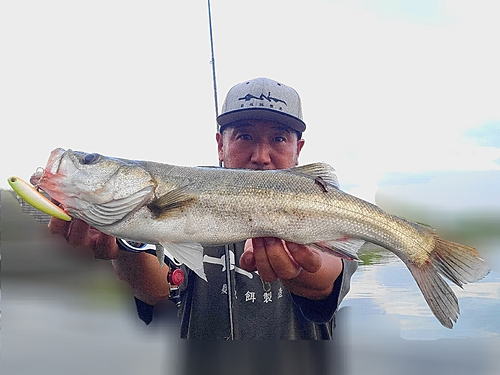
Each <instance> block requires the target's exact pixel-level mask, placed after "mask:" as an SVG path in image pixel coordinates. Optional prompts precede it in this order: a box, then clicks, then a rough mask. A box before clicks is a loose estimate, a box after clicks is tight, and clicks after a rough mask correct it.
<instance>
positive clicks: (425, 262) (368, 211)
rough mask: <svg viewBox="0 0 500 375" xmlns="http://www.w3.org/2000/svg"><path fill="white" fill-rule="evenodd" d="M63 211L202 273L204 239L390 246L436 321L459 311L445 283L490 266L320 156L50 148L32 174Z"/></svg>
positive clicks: (354, 248)
mask: <svg viewBox="0 0 500 375" xmlns="http://www.w3.org/2000/svg"><path fill="white" fill-rule="evenodd" d="M30 182H31V183H32V184H33V185H34V186H35V187H36V188H38V189H41V190H43V191H44V192H46V193H47V194H48V195H49V196H50V197H51V198H52V199H53V200H55V201H57V202H58V203H59V204H60V207H61V208H62V209H63V210H64V211H65V212H67V213H68V214H69V215H70V216H71V217H73V218H77V219H80V220H83V221H85V222H86V223H88V224H89V225H91V226H93V227H95V228H97V229H98V230H100V231H102V232H103V233H106V234H109V235H112V236H116V237H119V238H123V239H127V240H130V241H135V242H142V243H149V244H155V245H156V246H157V254H158V256H159V259H160V258H161V259H163V253H162V252H163V251H165V252H168V253H170V254H171V255H172V256H174V258H175V259H176V260H177V261H179V262H181V263H184V264H185V265H186V266H187V267H189V268H190V269H192V270H193V271H194V272H195V273H196V274H198V275H199V276H200V277H201V278H203V279H204V280H205V281H206V280H207V278H206V275H205V273H204V271H203V247H204V246H217V245H223V244H228V243H235V242H239V241H244V240H246V239H249V238H256V237H277V238H280V239H282V240H284V241H288V242H295V243H298V244H304V245H308V246H310V247H312V248H315V249H318V250H320V251H324V252H327V253H330V254H333V255H335V256H338V257H341V258H343V259H349V260H359V258H358V256H357V252H358V250H359V249H360V248H361V246H362V245H363V244H364V243H365V242H369V243H373V244H376V245H379V246H381V247H383V248H385V249H387V250H389V251H391V252H393V253H394V254H396V255H397V256H398V257H399V258H400V259H401V260H402V261H403V262H404V264H405V265H406V266H407V267H408V269H409V271H410V273H411V274H412V275H413V278H414V279H415V281H416V283H417V285H418V287H419V288H420V290H421V292H422V294H423V297H424V299H425V300H426V302H427V304H428V305H429V308H430V310H431V311H432V313H433V314H434V315H435V317H436V318H437V319H438V321H439V322H440V323H441V324H442V325H443V326H444V327H447V328H452V327H453V324H454V323H456V321H457V319H458V315H459V313H460V309H459V304H458V299H457V297H456V295H455V293H454V292H453V290H452V289H451V287H450V286H449V285H448V283H447V282H446V280H445V279H444V278H446V279H448V280H450V281H451V282H453V283H454V284H456V285H458V286H459V287H461V288H462V287H463V285H464V284H467V283H471V282H474V281H477V280H480V279H481V278H483V277H484V276H486V275H487V274H488V273H489V271H490V270H489V268H488V265H487V264H486V262H485V261H484V259H482V258H481V256H480V254H479V253H478V251H477V250H476V249H474V248H473V247H470V246H467V245H462V244H458V243H454V242H450V241H447V240H444V239H442V238H440V237H439V236H438V234H437V233H436V232H435V231H434V230H433V229H432V228H430V227H429V226H426V225H422V224H418V223H414V222H411V221H408V220H406V219H404V218H401V217H398V216H394V215H391V214H389V213H387V212H385V211H383V210H382V209H381V208H379V207H378V206H376V205H374V204H372V203H370V202H367V201H365V200H362V199H360V198H357V197H355V196H353V195H350V194H348V193H346V192H344V191H342V190H341V189H340V186H339V183H338V179H337V177H336V175H335V171H334V169H333V167H331V166H330V165H329V164H327V163H323V162H319V163H312V164H307V165H301V166H297V167H294V168H290V169H283V170H247V169H226V168H220V167H185V166H176V165H170V164H163V163H158V162H152V161H140V160H128V159H122V158H116V157H110V156H104V155H101V154H98V153H86V152H82V151H72V150H70V149H68V150H64V149H61V148H59V149H55V150H53V151H52V152H51V154H50V157H49V159H48V161H47V165H46V167H45V168H43V169H38V170H37V172H35V173H34V174H33V175H32V176H31V179H30Z"/></svg>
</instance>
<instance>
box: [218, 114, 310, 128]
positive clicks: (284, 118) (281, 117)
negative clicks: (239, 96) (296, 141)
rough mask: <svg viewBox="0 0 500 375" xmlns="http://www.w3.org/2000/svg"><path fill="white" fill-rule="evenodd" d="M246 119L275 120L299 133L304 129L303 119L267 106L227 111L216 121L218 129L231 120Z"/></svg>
mask: <svg viewBox="0 0 500 375" xmlns="http://www.w3.org/2000/svg"><path fill="white" fill-rule="evenodd" d="M247 119H255V120H268V121H276V122H279V123H280V124H283V125H286V126H288V127H290V128H292V129H293V130H296V131H298V132H300V133H303V132H304V131H305V130H306V124H305V123H304V121H302V120H300V119H298V118H297V117H295V116H291V115H289V114H286V113H282V112H278V111H276V110H272V109H267V108H243V109H237V110H234V111H229V112H226V113H223V114H222V115H220V116H219V117H217V123H218V124H219V126H220V129H222V128H224V126H226V125H229V124H231V123H232V122H236V121H240V120H247Z"/></svg>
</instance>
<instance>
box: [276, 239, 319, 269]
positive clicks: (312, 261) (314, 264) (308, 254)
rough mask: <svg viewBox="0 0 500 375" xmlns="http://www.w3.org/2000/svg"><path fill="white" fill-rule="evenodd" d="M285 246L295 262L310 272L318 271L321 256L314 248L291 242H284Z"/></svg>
mask: <svg viewBox="0 0 500 375" xmlns="http://www.w3.org/2000/svg"><path fill="white" fill-rule="evenodd" d="M285 244H286V247H287V249H288V250H289V252H290V254H291V256H292V257H293V259H294V260H295V262H297V264H298V265H299V266H300V267H302V268H303V269H304V270H306V271H307V272H310V273H315V272H318V271H319V269H320V268H321V266H322V265H323V258H322V257H321V255H320V254H319V253H318V252H317V251H316V250H314V249H311V248H310V247H307V246H305V245H299V244H296V243H293V242H286V243H285Z"/></svg>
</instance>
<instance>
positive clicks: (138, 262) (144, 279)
mask: <svg viewBox="0 0 500 375" xmlns="http://www.w3.org/2000/svg"><path fill="white" fill-rule="evenodd" d="M49 228H50V230H51V232H52V233H53V234H59V235H62V236H63V237H64V238H65V239H66V241H67V242H68V243H69V244H70V245H73V246H75V247H76V246H86V247H89V248H90V249H91V250H92V251H93V252H94V255H95V257H96V258H97V259H105V260H110V259H111V260H113V262H112V263H113V267H114V269H115V272H116V275H117V276H118V278H119V279H120V280H123V281H125V282H127V283H128V284H129V285H130V287H131V288H132V292H133V293H134V295H135V296H136V297H137V298H139V299H140V300H142V301H144V302H146V303H148V304H150V305H155V304H156V303H157V302H158V301H160V300H162V299H165V298H167V297H168V296H169V294H170V287H169V285H168V282H167V273H168V267H167V266H164V267H160V265H159V264H158V260H157V259H156V257H154V256H151V255H149V254H147V253H137V254H136V253H128V252H126V251H121V250H120V249H119V248H118V245H117V244H116V238H115V237H113V236H108V235H107V234H104V233H102V232H100V231H98V230H97V229H95V228H93V227H91V226H89V225H88V224H87V223H85V222H83V221H81V220H78V219H73V220H71V221H70V222H68V221H64V220H60V219H56V218H51V219H50V222H49Z"/></svg>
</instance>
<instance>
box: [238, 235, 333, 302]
mask: <svg viewBox="0 0 500 375" xmlns="http://www.w3.org/2000/svg"><path fill="white" fill-rule="evenodd" d="M240 266H241V267H242V268H243V269H244V270H246V271H248V272H254V271H258V272H259V275H260V277H261V278H262V280H263V281H269V282H271V281H274V280H276V279H279V280H280V282H281V283H282V284H283V286H284V287H285V288H287V289H288V290H289V291H290V292H292V293H294V294H296V295H299V296H302V297H306V298H309V299H316V300H317V299H324V298H326V297H328V296H329V295H330V294H331V292H332V291H333V284H334V282H335V280H336V279H337V277H338V276H339V275H340V274H341V272H342V260H341V259H340V258H337V257H334V256H332V255H328V254H325V253H322V252H318V251H316V250H314V249H311V248H309V247H307V246H305V245H299V244H296V243H291V242H285V241H282V240H280V239H278V238H272V237H267V238H254V239H251V240H247V242H246V243H245V251H244V252H243V254H242V256H241V258H240Z"/></svg>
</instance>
